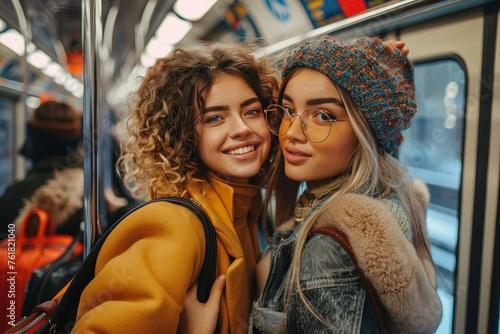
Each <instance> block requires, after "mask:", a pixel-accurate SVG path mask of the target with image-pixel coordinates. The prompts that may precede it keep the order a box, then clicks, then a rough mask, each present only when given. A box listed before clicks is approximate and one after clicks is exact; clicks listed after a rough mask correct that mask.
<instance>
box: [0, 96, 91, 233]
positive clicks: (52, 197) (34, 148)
mask: <svg viewBox="0 0 500 334" xmlns="http://www.w3.org/2000/svg"><path fill="white" fill-rule="evenodd" d="M82 138H83V136H82V115H81V113H80V112H78V111H76V110H75V109H73V108H72V107H71V106H69V105H67V104H65V103H60V102H55V101H48V102H45V103H42V104H41V105H40V106H39V107H38V108H36V109H35V110H34V111H33V114H32V117H31V118H30V120H29V122H28V125H27V130H26V141H25V143H24V145H23V147H22V148H21V151H20V153H21V154H22V155H23V156H24V157H25V158H26V159H29V160H30V161H31V163H32V168H31V170H30V171H29V172H28V174H27V175H26V178H25V179H24V180H22V181H17V182H15V183H13V184H11V185H10V186H9V187H8V188H7V190H6V191H5V194H4V195H3V196H2V197H1V198H0V217H1V218H0V224H1V227H0V228H1V230H0V238H2V239H3V238H5V237H6V235H7V226H8V225H9V224H11V223H16V224H17V223H18V221H20V220H21V219H22V218H23V217H24V215H25V214H26V213H27V212H28V211H29V210H30V209H31V208H40V209H44V210H45V211H47V212H48V213H49V214H50V216H51V220H52V223H53V224H54V226H55V228H56V232H57V233H63V234H73V235H74V234H76V233H78V231H79V226H80V223H81V222H82V221H83V155H82V153H83V150H82V146H83V145H82Z"/></svg>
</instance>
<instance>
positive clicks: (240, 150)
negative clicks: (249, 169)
mask: <svg viewBox="0 0 500 334" xmlns="http://www.w3.org/2000/svg"><path fill="white" fill-rule="evenodd" d="M253 150H255V146H253V145H252V146H246V147H240V148H237V149H235V150H231V151H228V152H227V154H229V155H236V154H245V153H248V152H251V151H253Z"/></svg>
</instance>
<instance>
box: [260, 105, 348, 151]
mask: <svg viewBox="0 0 500 334" xmlns="http://www.w3.org/2000/svg"><path fill="white" fill-rule="evenodd" d="M295 116H297V117H298V118H299V119H300V128H301V129H302V133H304V136H306V138H307V139H308V140H309V141H310V142H313V143H321V142H323V141H325V140H326V138H328V136H329V135H330V132H331V130H332V123H334V122H343V121H345V119H342V120H341V119H336V118H335V117H334V116H333V115H332V114H330V113H328V112H327V111H325V110H323V109H317V108H311V109H306V110H304V112H303V113H302V114H301V115H299V114H297V113H295V111H294V110H293V108H292V107H289V106H286V107H285V106H281V105H279V104H271V105H270V106H269V107H267V109H266V123H267V126H268V128H269V130H271V132H272V133H273V134H275V135H276V136H282V135H284V134H285V133H286V132H287V131H288V129H290V127H291V126H292V123H293V121H292V119H293V118H294V117H295Z"/></svg>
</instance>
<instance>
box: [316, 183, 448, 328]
mask: <svg viewBox="0 0 500 334" xmlns="http://www.w3.org/2000/svg"><path fill="white" fill-rule="evenodd" d="M414 189H415V193H416V196H417V201H418V204H417V206H419V207H418V208H417V210H418V214H419V215H420V217H419V220H420V223H421V224H424V225H425V210H426V208H427V205H428V203H429V193H428V190H427V187H426V186H425V184H423V183H422V182H416V183H414ZM327 206H328V207H330V208H332V209H331V210H329V209H326V207H327ZM325 209H326V210H321V211H322V212H321V213H320V214H319V215H318V218H317V222H316V223H315V226H314V227H319V226H334V227H336V228H338V229H339V230H340V231H341V232H343V233H344V234H345V235H346V236H347V238H348V239H349V241H350V244H351V247H352V250H353V253H354V255H355V256H356V260H357V262H358V267H359V268H360V269H361V271H362V272H363V273H364V275H365V276H366V278H367V279H368V280H369V281H370V282H371V283H372V285H373V287H374V289H375V290H376V291H377V294H378V297H379V299H380V301H381V303H382V305H383V306H384V309H385V310H386V312H387V318H388V325H389V330H390V331H391V332H398V333H399V332H412V333H433V332H435V330H436V329H437V327H438V326H439V323H440V322H441V316H442V306H441V301H440V299H439V296H438V294H437V291H436V284H435V273H434V267H433V265H432V261H431V259H430V258H429V255H427V254H426V253H425V251H424V250H423V247H422V245H421V244H420V245H419V244H418V243H417V244H415V245H413V244H412V243H411V242H409V241H408V239H407V238H406V237H405V235H404V233H402V231H401V228H400V227H399V225H398V223H397V221H396V220H395V219H394V217H393V215H392V214H391V211H390V210H389V208H388V207H387V206H386V205H384V204H383V202H381V201H379V200H376V199H373V198H370V197H366V196H362V195H359V194H346V195H344V196H340V197H337V198H334V199H332V200H331V201H329V202H328V203H326V204H325ZM423 237H424V239H425V243H427V244H428V241H427V235H424V236H423ZM414 238H415V239H416V236H414Z"/></svg>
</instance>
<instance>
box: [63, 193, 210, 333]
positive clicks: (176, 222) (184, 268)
mask: <svg viewBox="0 0 500 334" xmlns="http://www.w3.org/2000/svg"><path fill="white" fill-rule="evenodd" d="M204 254H205V236H204V232H203V227H202V225H201V223H200V221H199V220H198V218H197V217H196V216H195V215H194V214H193V213H192V212H191V211H190V210H189V209H186V208H183V207H180V206H178V205H175V204H171V203H164V202H158V203H152V204H148V205H147V206H146V207H143V208H141V209H139V210H137V211H135V212H134V213H132V214H131V215H129V216H128V217H127V218H126V219H125V220H123V221H122V222H121V223H120V224H119V225H118V226H117V228H116V229H115V230H114V231H113V232H112V233H111V234H110V235H109V237H108V239H107V240H106V242H105V243H104V245H103V247H102V249H101V251H100V253H99V256H98V258H97V264H96V274H95V278H94V279H93V280H92V281H91V282H90V283H89V285H88V286H87V287H86V288H85V290H84V291H83V294H82V296H81V300H80V305H79V308H78V315H77V321H76V324H75V327H74V329H73V331H72V333H134V334H137V333H175V332H176V330H177V326H178V322H179V314H180V313H181V311H182V308H183V303H184V296H185V294H186V291H187V290H188V288H189V287H190V286H191V285H192V284H193V283H194V282H195V281H196V279H197V276H198V274H199V272H200V270H201V266H202V263H203V257H204Z"/></svg>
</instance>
